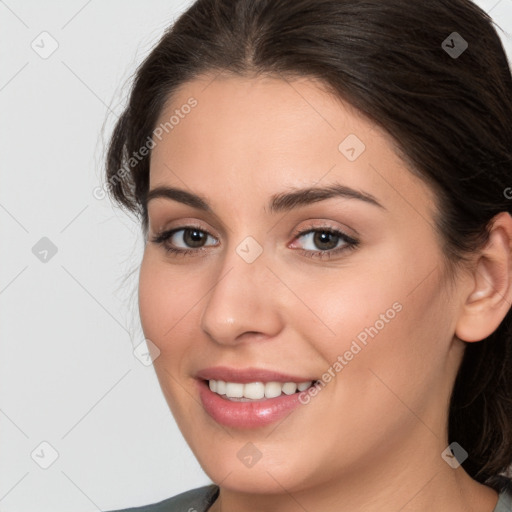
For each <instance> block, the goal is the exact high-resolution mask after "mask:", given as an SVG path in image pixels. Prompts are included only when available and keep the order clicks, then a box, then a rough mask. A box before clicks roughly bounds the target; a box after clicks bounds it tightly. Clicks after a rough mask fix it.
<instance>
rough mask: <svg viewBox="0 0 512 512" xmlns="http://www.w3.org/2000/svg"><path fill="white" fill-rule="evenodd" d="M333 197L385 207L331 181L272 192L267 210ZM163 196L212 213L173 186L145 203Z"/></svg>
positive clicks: (150, 194)
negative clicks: (325, 184)
mask: <svg viewBox="0 0 512 512" xmlns="http://www.w3.org/2000/svg"><path fill="white" fill-rule="evenodd" d="M334 197H342V198H344V199H358V200H360V201H364V202H366V203H368V204H371V205H373V206H377V207H379V208H382V209H384V210H385V209H386V208H385V207H384V206H382V204H380V203H379V202H378V201H377V199H375V197H374V196H372V195H371V194H368V193H366V192H362V191H360V190H355V189H353V188H350V187H347V186H346V185H342V184H340V183H333V184H331V185H328V186H325V187H306V188H301V189H294V190H292V191H290V192H282V193H280V194H274V195H273V196H272V197H271V198H270V202H269V212H270V213H273V214H276V213H280V212H286V211H289V210H292V209H294V208H298V207H301V206H307V205H309V204H312V203H316V202H318V201H324V200H326V199H331V198H334ZM156 198H165V199H171V200H173V201H177V202H179V203H183V204H186V205H188V206H191V207H192V208H197V209H198V210H202V211H204V212H208V213H212V214H213V210H212V208H211V206H210V204H209V203H208V201H207V199H206V198H204V197H202V196H200V195H197V194H193V193H191V192H187V191H186V190H182V189H179V188H174V187H167V186H159V187H155V188H154V189H152V190H150V191H149V192H148V194H147V196H146V204H147V203H149V201H151V200H152V199H156Z"/></svg>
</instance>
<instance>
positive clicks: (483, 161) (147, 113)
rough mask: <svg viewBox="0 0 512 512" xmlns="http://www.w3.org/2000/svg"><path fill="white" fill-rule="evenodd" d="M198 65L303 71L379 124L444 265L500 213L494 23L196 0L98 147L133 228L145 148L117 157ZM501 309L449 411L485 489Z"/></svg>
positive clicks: (433, 8) (347, 1)
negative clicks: (424, 206) (415, 189)
mask: <svg viewBox="0 0 512 512" xmlns="http://www.w3.org/2000/svg"><path fill="white" fill-rule="evenodd" d="M454 33H456V34H454ZM466 43H467V45H468V46H467V48H466V49H465V51H462V50H464V48H465V44H466ZM455 50H458V51H455ZM460 51H462V53H460ZM209 72H212V73H216V72H226V73H233V74H235V75H244V76H247V75H260V74H267V75H270V76H277V77H282V78H293V77H310V78H314V79H317V80H319V83H322V84H324V85H325V86H326V87H327V88H328V90H329V91H331V92H332V93H334V94H335V95H337V96H338V97H340V98H342V99H343V100H345V101H347V102H349V103H350V104H352V105H353V106H354V107H356V108H357V109H358V110H359V111H360V112H362V113H363V114H364V115H365V116H367V118H368V119H369V120H371V121H373V122H375V123H377V124H378V125H380V126H381V127H383V128H384V129H385V130H386V131H387V132H388V133H389V134H390V135H391V136H392V138H393V140H394V141H395V143H396V151H397V153H398V154H399V155H400V156H401V157H402V158H403V159H404V161H405V162H406V163H407V164H408V167H409V169H410V170H411V172H413V173H415V174H416V175H417V176H419V177H420V178H421V179H423V180H424V181H425V182H426V183H428V184H429V186H430V187H431V188H432V190H433V191H434V192H435V193H436V197H437V202H438V213H437V216H436V218H435V227H436V229H437V232H438V234H439V239H440V241H441V244H442V248H443V252H444V254H445V256H446V260H447V262H448V263H449V264H450V265H460V264H461V263H464V261H466V259H467V258H466V257H467V255H468V254H470V253H472V252H474V251H475V250H477V249H478V248H479V247H481V245H482V244H483V243H484V242H485V241H486V240H487V236H488V228H489V223H490V221H491V219H492V218H493V217H494V216H495V215H496V214H498V213H499V212H502V211H509V212H510V211H511V200H510V197H511V196H510V195H509V194H508V193H507V192H506V191H507V189H508V187H509V186H512V79H511V74H510V68H509V65H508V62H507V57H506V55H505V52H504V49H503V46H502V44H501V41H500V38H499V36H498V34H497V31H496V29H495V28H494V25H493V22H492V20H491V19H490V17H489V16H488V15H487V14H486V13H485V12H484V11H482V10H481V9H480V8H479V7H477V6H476V5H475V4H473V3H472V2H470V1H469V0H429V1H428V2H425V1H422V0H385V1H383V0H364V1H363V0H198V1H196V2H195V3H194V4H193V5H192V6H191V7H190V8H189V9H188V10H187V11H186V12H185V13H184V14H182V15H181V16H180V17H179V19H178V20H177V21H176V23H175V24H174V25H173V26H172V27H170V28H169V29H168V30H167V31H166V33H165V34H164V36H163V37H162V39H161V40H160V42H159V43H158V45H157V46H156V48H154V49H153V51H152V52H151V53H150V55H149V56H148V57H147V58H146V60H145V61H144V62H143V63H142V65H141V66H140V67H139V69H138V70H137V73H136V76H135V80H134V84H133V88H132V91H131V95H130V98H129V103H128V106H127V108H126V110H125V111H124V113H123V114H122V116H121V118H120V119H119V121H118V123H117V125H116V127H115V130H114V132H113V135H112V138H111V141H110V146H109V149H108V155H107V170H106V177H107V181H108V189H109V192H110V193H111V195H112V197H113V198H114V199H115V200H116V201H117V202H118V203H119V204H120V205H121V206H122V207H125V208H127V209H128V210H129V211H131V212H133V213H135V214H136V215H137V216H138V218H139V219H140V220H141V224H142V227H143V230H144V232H145V233H146V230H147V221H148V218H147V208H146V199H145V198H146V194H147V192H148V186H149V165H150V154H148V155H147V156H145V157H144V158H140V159H139V160H137V162H136V165H133V162H132V163H131V164H130V165H128V162H129V160H130V157H131V156H132V155H133V154H135V153H137V154H138V152H139V150H140V148H141V147H143V146H144V145H145V144H146V141H147V140H150V138H151V137H152V135H153V130H155V125H156V123H157V119H158V118H159V116H160V114H161V113H162V110H163V107H164V104H165V103H166V102H167V101H168V100H169V98H172V94H173V93H175V92H176V91H177V88H178V87H180V86H182V85H183V84H185V83H186V82H187V81H190V80H192V79H194V78H196V77H199V76H200V75H203V74H205V73H209ZM511 315H512V314H511V312H510V311H509V313H508V314H507V316H506V318H505V319H504V321H503V322H502V324H501V325H500V327H499V328H498V329H497V330H496V331H495V332H494V333H493V334H492V335H491V336H489V337H488V338H487V339H486V340H483V341H481V342H477V343H469V344H467V346H466V349H465V354H464V358H463V361H462V364H461V367H460V369H459V373H458V375H457V379H456V382H455V385H454V389H453V392H452V397H451V403H450V410H449V430H448V435H449V441H450V442H451V441H456V442H458V443H459V444H460V445H461V446H462V447H463V448H464V449H465V450H466V451H467V452H468V454H469V457H468V459H467V460H466V461H465V462H464V463H463V467H464V468H465V470H466V471H467V472H468V473H469V474H470V475H471V476H472V477H473V478H474V479H476V480H477V481H480V482H482V483H484V482H485V483H487V484H488V485H491V486H493V487H495V488H499V487H500V486H501V483H503V482H505V480H504V479H503V476H502V477H500V476H499V475H500V474H504V473H505V472H506V470H507V468H509V467H510V465H511V464H512V333H511V326H512V316H511ZM509 476H510V475H509Z"/></svg>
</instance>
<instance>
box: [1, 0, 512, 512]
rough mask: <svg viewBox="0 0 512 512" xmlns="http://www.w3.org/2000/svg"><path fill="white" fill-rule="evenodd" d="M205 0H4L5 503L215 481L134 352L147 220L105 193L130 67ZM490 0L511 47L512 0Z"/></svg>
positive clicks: (64, 511)
mask: <svg viewBox="0 0 512 512" xmlns="http://www.w3.org/2000/svg"><path fill="white" fill-rule="evenodd" d="M190 3H191V2H190V1H182V2H179V1H177V0H151V1H149V2H143V1H134V0H130V1H127V0H103V1H100V0H89V1H86V0H72V1H67V2H64V1H61V2H58V1H56V0H53V1H46V2H40V1H37V0H30V1H29V0H24V1H23V0H6V1H5V2H4V1H1V0H0V63H1V66H0V112H1V117H0V130H1V132H0V172H1V183H2V186H1V187H0V226H1V233H2V240H3V243H2V244H1V245H2V259H1V265H0V311H1V322H0V336H1V343H0V511H2V512H11V511H16V512H28V511H30V512H50V511H51V512H75V511H76V512H89V511H94V510H108V509H113V508H118V507H122V506H136V505H142V504H147V503H152V502H155V501H158V500H161V499H164V498H167V497H169V496H171V495H174V494H176V493H178V492H181V491H184V490H187V489H190V488H193V487H197V486H200V485H204V484H206V483H208V482H209V479H208V478H207V477H206V476H205V475H204V473H203V472H202V470H201V468H200V467H199V465H198V463H197V462H196V460H195V459H194V457H193V456H192V454H191V452H190V450H189V448H188V447H187V446H186V444H185V442H184V441H183V438H182V436H181V434H180V432H179V431H178V429H177V427H176V426H175V423H174V420H173V419H172V416H171V414H170V412H169V411H168V408H167V405H166V403H165V401H164V399H163V397H162V394H161V391H160V388H159V385H158V382H157V380H156V377H155V375H154V371H153V368H152V367H151V366H145V365H144V364H142V363H141V362H140V361H139V360H138V359H137V358H136V357H134V354H133V349H134V347H135V346H136V345H138V344H139V343H140V342H141V341H142V340H143V335H142V331H141V329H140V325H139V320H138V312H137V304H136V286H137V281H136V280H137V265H138V263H139V261H140V257H141V254H142V241H141V234H140V231H139V227H138V225H137V224H136V223H134V221H133V220H132V219H131V218H130V217H128V216H126V215H125V214H124V213H122V212H120V211H118V210H116V209H115V208H113V207H112V205H111V204H110V203H109V201H108V199H107V198H104V199H96V198H95V197H94V194H93V191H94V189H95V187H98V186H100V185H101V183H102V180H101V174H102V172H103V167H102V166H103V154H104V143H105V141H106V140H107V137H108V135H109V133H110V130H111V129H112V126H113V122H114V121H115V119H116V116H117V115H119V114H120V112H121V111H122V106H123V102H124V98H125V96H126V93H127V91H128V87H129V79H130V76H131V75H132V73H133V71H134V70H135V68H136V66H137V64H138V63H139V62H141V60H142V59H143V58H144V57H145V56H146V55H147V53H148V52H149V50H150V48H151V47H152V46H153V45H154V43H155V42H156V41H157V40H158V38H159V37H160V36H161V34H162V33H163V30H164V28H165V27H167V25H168V24H169V23H171V22H172V21H173V20H174V19H175V18H176V15H177V14H179V13H181V12H182V11H183V10H185V9H186V7H187V6H188V5H189V4H190ZM477 3H478V4H479V5H481V6H482V7H483V8H485V9H486V10H487V11H488V12H490V13H491V15H492V16H493V18H494V19H495V20H496V21H497V23H498V24H499V25H500V26H501V27H502V28H503V30H504V31H505V32H506V33H505V34H501V36H502V39H503V41H504V43H505V44H506V47H507V51H508V54H509V56H511V55H512V0H501V1H498V0H488V1H487V0H481V1H479V2H477ZM45 31H46V32H48V33H49V34H50V36H51V37H50V36H45V35H43V36H40V34H41V33H42V32H45ZM447 35H448V34H447ZM33 41H35V42H34V43H32V42H33ZM53 41H56V43H58V48H57V49H56V51H55V52H54V53H53V54H52V55H50V56H49V57H47V58H42V57H41V54H42V55H43V56H46V55H45V54H44V52H48V51H49V50H51V48H52V46H51V45H52V44H56V43H54V42H53ZM32 44H34V46H35V48H36V49H37V52H39V53H37V52H36V51H35V50H34V49H33V48H32V46H31V45H32ZM440 44H441V41H440ZM511 183H512V177H511ZM43 237H47V238H48V239H50V240H51V242H52V243H53V244H54V245H55V246H56V248H57V253H56V254H55V255H54V256H51V252H50V253H48V255H47V256H46V258H47V260H48V261H46V262H43V261H41V260H40V259H39V258H38V257H36V255H35V254H34V253H33V251H32V248H33V247H34V246H35V245H36V243H38V242H39V241H40V239H41V238H43ZM39 250H40V251H44V247H43V248H39ZM36 252H37V251H36ZM44 255H45V253H44V252H42V253H41V254H39V257H41V258H42V257H44ZM42 442H46V443H49V444H50V445H51V447H49V446H48V445H41V443H42ZM53 450H55V452H56V453H57V454H58V458H57V459H56V460H55V462H53V464H52V465H51V466H49V467H48V469H43V468H42V467H41V465H45V464H48V463H50V462H51V461H52V457H55V453H54V452H53Z"/></svg>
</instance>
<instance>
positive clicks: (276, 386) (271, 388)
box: [265, 382, 283, 398]
mask: <svg viewBox="0 0 512 512" xmlns="http://www.w3.org/2000/svg"><path fill="white" fill-rule="evenodd" d="M281 391H283V385H282V384H281V383H280V382H267V383H266V384H265V398H275V397H276V396H279V395H280V394H281Z"/></svg>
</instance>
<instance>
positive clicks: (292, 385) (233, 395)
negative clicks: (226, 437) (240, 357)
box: [205, 379, 316, 402]
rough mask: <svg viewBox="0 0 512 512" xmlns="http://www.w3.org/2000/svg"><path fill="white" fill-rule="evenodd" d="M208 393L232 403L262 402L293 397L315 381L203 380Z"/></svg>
mask: <svg viewBox="0 0 512 512" xmlns="http://www.w3.org/2000/svg"><path fill="white" fill-rule="evenodd" d="M205 383H206V384H207V385H208V387H209V388H210V391H212V392H213V393H216V394H217V395H219V396H221V397H223V398H225V399H227V400H230V401H233V402H253V401H263V400H268V399H270V398H277V397H280V396H282V395H287V396H290V395H293V394H296V393H300V392H301V391H306V390H307V389H308V388H310V387H311V386H312V385H314V384H315V383H316V381H304V382H277V381H271V382H247V383H242V382H226V381H224V380H215V379H210V380H205Z"/></svg>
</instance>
